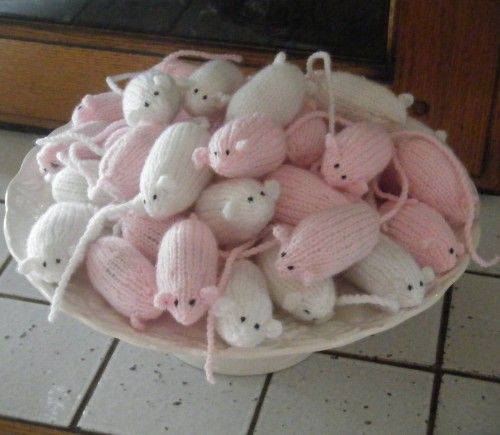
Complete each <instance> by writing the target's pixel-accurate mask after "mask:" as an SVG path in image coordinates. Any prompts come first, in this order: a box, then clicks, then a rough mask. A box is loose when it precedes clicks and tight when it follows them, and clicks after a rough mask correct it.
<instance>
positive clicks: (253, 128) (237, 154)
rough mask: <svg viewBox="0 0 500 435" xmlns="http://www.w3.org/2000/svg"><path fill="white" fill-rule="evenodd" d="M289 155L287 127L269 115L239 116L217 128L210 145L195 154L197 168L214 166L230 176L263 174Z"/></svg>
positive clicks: (217, 171) (213, 167) (223, 174)
mask: <svg viewBox="0 0 500 435" xmlns="http://www.w3.org/2000/svg"><path fill="white" fill-rule="evenodd" d="M285 158H286V136H285V132H284V130H283V128H282V127H281V126H280V125H279V124H277V123H276V122H275V121H273V120H272V119H271V118H269V117H268V116H265V115H251V116H246V117H243V118H237V119H235V120H233V121H230V122H228V123H226V124H225V125H224V126H222V127H221V128H219V130H217V131H216V132H215V133H214V134H213V136H212V138H211V139H210V143H209V145H208V148H200V149H197V150H195V152H194V153H193V161H194V162H195V164H196V166H197V167H200V168H201V167H203V166H204V165H210V167H211V168H212V169H213V170H214V171H215V172H216V173H217V174H219V175H222V176H224V177H228V178H235V177H255V178H258V177H262V176H263V175H265V174H267V173H269V172H271V171H272V170H274V169H276V168H277V167H278V166H280V165H281V163H283V161H284V160H285Z"/></svg>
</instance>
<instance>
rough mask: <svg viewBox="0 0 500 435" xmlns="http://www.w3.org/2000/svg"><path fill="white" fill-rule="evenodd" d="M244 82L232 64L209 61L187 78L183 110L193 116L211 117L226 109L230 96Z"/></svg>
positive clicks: (239, 71)
mask: <svg viewBox="0 0 500 435" xmlns="http://www.w3.org/2000/svg"><path fill="white" fill-rule="evenodd" d="M244 82H245V76H244V75H243V73H242V72H241V70H240V69H239V68H238V67H237V66H236V65H235V64H234V63H232V62H229V61H227V60H223V59H217V60H211V61H209V62H206V63H204V64H203V65H201V66H200V67H199V68H198V69H197V70H196V71H194V72H193V73H192V74H191V76H190V77H189V88H188V90H187V92H186V96H185V98H184V108H185V109H186V110H187V111H188V112H189V113H191V114H192V115H194V116H209V117H212V116H214V115H216V114H218V113H219V112H221V110H222V109H224V107H226V105H227V103H228V102H229V99H230V98H231V95H232V94H233V93H234V92H235V91H236V90H237V89H238V88H239V87H240V86H241V85H242V84H243V83H244Z"/></svg>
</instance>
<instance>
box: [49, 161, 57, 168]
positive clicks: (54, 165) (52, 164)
mask: <svg viewBox="0 0 500 435" xmlns="http://www.w3.org/2000/svg"><path fill="white" fill-rule="evenodd" d="M50 166H52V167H53V168H54V169H55V168H58V167H59V165H58V164H57V163H54V162H52V163H51V164H50Z"/></svg>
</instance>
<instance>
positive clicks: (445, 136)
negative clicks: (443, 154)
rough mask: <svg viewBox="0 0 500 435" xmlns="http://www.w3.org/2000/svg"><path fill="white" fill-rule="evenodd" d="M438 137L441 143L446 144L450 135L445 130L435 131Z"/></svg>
mask: <svg viewBox="0 0 500 435" xmlns="http://www.w3.org/2000/svg"><path fill="white" fill-rule="evenodd" d="M435 134H436V137H437V138H438V139H439V140H440V141H441V142H446V139H448V133H446V131H445V130H436V131H435Z"/></svg>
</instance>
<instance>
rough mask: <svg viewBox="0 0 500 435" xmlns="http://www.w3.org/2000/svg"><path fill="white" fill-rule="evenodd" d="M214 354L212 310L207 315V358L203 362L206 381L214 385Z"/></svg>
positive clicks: (213, 317) (213, 319)
mask: <svg viewBox="0 0 500 435" xmlns="http://www.w3.org/2000/svg"><path fill="white" fill-rule="evenodd" d="M214 354H215V316H214V313H213V312H212V310H209V311H208V315H207V358H206V360H205V367H204V368H205V376H206V377H207V381H208V382H210V383H211V384H215V377H214V368H213V365H214Z"/></svg>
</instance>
